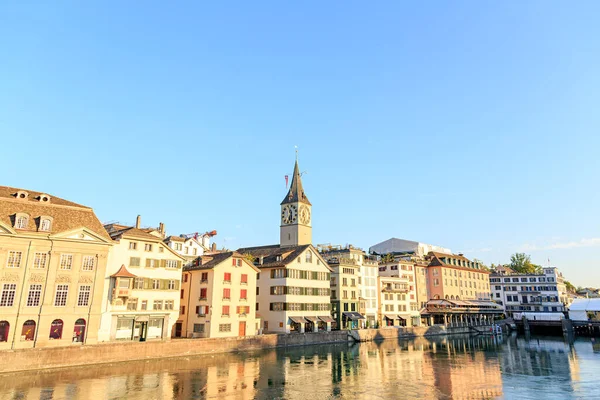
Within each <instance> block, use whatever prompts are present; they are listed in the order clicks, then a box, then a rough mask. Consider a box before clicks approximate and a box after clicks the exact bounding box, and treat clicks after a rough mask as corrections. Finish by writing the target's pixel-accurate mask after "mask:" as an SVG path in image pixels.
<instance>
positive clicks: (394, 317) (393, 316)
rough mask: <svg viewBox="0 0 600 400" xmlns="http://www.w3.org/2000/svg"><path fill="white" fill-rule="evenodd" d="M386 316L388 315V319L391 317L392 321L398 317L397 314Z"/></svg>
mask: <svg viewBox="0 0 600 400" xmlns="http://www.w3.org/2000/svg"><path fill="white" fill-rule="evenodd" d="M385 317H386V318H387V319H389V320H390V321H393V320H395V319H396V316H395V315H386V316H385Z"/></svg>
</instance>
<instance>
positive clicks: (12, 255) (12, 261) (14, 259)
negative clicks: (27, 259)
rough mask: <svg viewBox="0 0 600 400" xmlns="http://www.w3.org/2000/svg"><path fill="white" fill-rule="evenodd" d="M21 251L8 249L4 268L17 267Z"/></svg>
mask: <svg viewBox="0 0 600 400" xmlns="http://www.w3.org/2000/svg"><path fill="white" fill-rule="evenodd" d="M22 256H23V252H21V251H9V252H8V259H7V260H6V268H19V267H20V266H21V258H22Z"/></svg>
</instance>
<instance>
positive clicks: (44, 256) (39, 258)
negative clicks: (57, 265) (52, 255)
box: [33, 253, 48, 269]
mask: <svg viewBox="0 0 600 400" xmlns="http://www.w3.org/2000/svg"><path fill="white" fill-rule="evenodd" d="M47 262H48V253H35V255H34V256H33V268H36V269H43V268H46V263H47Z"/></svg>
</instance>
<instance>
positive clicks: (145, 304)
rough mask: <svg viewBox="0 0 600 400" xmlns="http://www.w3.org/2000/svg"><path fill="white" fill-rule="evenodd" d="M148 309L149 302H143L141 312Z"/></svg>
mask: <svg viewBox="0 0 600 400" xmlns="http://www.w3.org/2000/svg"><path fill="white" fill-rule="evenodd" d="M147 309H148V300H142V305H141V306H140V310H142V311H145V310H147Z"/></svg>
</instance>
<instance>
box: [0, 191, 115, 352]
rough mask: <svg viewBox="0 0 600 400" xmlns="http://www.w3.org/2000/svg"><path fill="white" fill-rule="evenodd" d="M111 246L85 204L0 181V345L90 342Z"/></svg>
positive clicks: (93, 340) (95, 328)
mask: <svg viewBox="0 0 600 400" xmlns="http://www.w3.org/2000/svg"><path fill="white" fill-rule="evenodd" d="M111 246H112V241H111V240H110V237H109V236H108V235H107V234H106V231H105V230H104V228H103V227H102V224H101V223H100V221H99V220H98V218H97V217H96V215H95V214H94V211H93V210H92V209H91V208H89V207H86V206H82V205H80V204H76V203H73V202H71V201H67V200H64V199H61V198H58V197H54V196H50V195H48V194H46V193H40V192H33V191H29V190H23V189H16V188H10V187H6V186H0V350H3V349H18V348H31V347H50V346H66V345H73V344H82V343H96V342H97V333H98V327H99V324H100V312H101V304H102V292H103V280H102V278H103V277H104V273H105V268H106V263H107V256H108V253H109V249H110V248H111Z"/></svg>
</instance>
